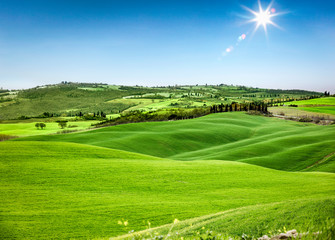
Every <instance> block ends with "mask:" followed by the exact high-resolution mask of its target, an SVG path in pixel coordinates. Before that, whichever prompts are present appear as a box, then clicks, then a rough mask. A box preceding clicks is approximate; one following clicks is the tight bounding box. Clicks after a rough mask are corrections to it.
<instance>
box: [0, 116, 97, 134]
mask: <svg viewBox="0 0 335 240" xmlns="http://www.w3.org/2000/svg"><path fill="white" fill-rule="evenodd" d="M41 120H42V121H35V122H33V121H32V122H29V123H27V122H19V123H5V124H0V134H6V135H11V136H18V137H23V136H31V135H46V134H53V133H57V132H61V131H62V130H71V131H76V130H84V129H88V128H91V127H92V126H91V125H92V124H94V123H97V121H75V122H71V121H70V122H67V126H70V128H65V129H61V128H59V126H58V123H57V122H45V124H46V127H45V128H44V129H40V128H36V127H35V124H36V123H38V122H44V121H43V120H44V119H41Z"/></svg>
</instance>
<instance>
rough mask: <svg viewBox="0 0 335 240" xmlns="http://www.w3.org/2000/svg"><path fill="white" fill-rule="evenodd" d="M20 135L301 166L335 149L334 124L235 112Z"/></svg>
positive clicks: (176, 154)
mask: <svg viewBox="0 0 335 240" xmlns="http://www.w3.org/2000/svg"><path fill="white" fill-rule="evenodd" d="M17 140H23V141H25V140H34V141H37V140H38V141H65V142H77V143H84V144H89V145H95V146H102V147H107V148H115V149H122V150H125V151H131V152H137V153H142V154H148V155H153V156H157V157H164V158H171V159H177V160H228V161H242V162H247V163H252V164H256V165H260V166H265V167H269V168H274V169H280V170H287V171H299V170H303V169H305V168H307V167H309V166H311V165H312V164H314V163H315V162H317V161H319V160H320V159H322V158H323V157H324V156H326V155H328V154H330V153H331V152H333V151H334V149H335V125H331V126H318V125H314V124H307V123H298V122H293V121H285V120H281V119H276V118H265V117H262V116H251V115H247V114H245V113H239V112H234V113H222V114H211V115H208V116H205V117H201V118H197V119H192V120H184V121H173V122H151V123H137V124H126V125H118V126H113V127H108V128H102V129H97V130H94V131H91V132H82V133H75V134H69V135H59V136H36V137H31V138H22V139H17ZM323 169H325V168H323Z"/></svg>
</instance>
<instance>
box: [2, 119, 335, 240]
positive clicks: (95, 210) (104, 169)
mask: <svg viewBox="0 0 335 240" xmlns="http://www.w3.org/2000/svg"><path fill="white" fill-rule="evenodd" d="M248 117H249V116H248ZM214 119H215V118H214ZM214 119H213V121H214ZM215 121H219V120H218V119H216V120H215ZM231 121H232V120H231ZM235 121H236V120H235ZM244 121H245V120H244ZM244 121H241V122H240V124H239V125H241V127H243V125H245V124H244V123H243V122H244ZM258 121H261V120H258ZM265 121H266V120H265ZM181 123H183V122H181ZM249 124H250V123H249ZM144 126H145V125H144ZM128 127H129V126H128ZM130 127H136V125H135V126H134V125H130ZM244 127H245V126H244ZM167 130H168V128H167ZM100 131H101V130H100ZM186 132H187V130H186ZM241 136H242V135H241ZM0 151H1V159H0V181H1V185H0V191H1V194H0V212H1V223H0V228H1V230H0V234H1V236H0V238H2V239H4V238H18V239H22V238H25V239H47V238H59V239H64V238H81V239H88V238H99V237H104V238H106V237H111V236H116V235H120V234H125V233H127V232H128V231H130V230H141V229H144V228H145V226H146V225H147V221H150V222H151V224H152V227H155V226H160V225H163V224H167V223H171V222H172V221H173V220H174V219H175V218H177V219H179V220H184V219H189V218H193V217H199V216H203V215H208V214H213V213H217V212H222V211H226V210H230V209H236V208H240V207H243V206H244V207H245V206H251V205H258V206H260V208H259V209H257V207H256V206H255V208H250V209H249V210H250V211H251V212H250V214H251V213H252V214H254V216H259V218H262V217H261V215H264V209H267V208H266V206H269V209H270V210H271V211H270V212H269V214H270V215H268V218H271V217H272V218H273V217H275V216H280V214H282V213H289V212H290V214H291V215H294V214H299V213H300V212H301V209H299V208H297V207H296V208H294V206H295V204H284V203H283V204H284V205H280V206H275V205H271V204H272V203H275V202H287V201H300V200H301V201H302V200H304V201H305V202H301V203H299V205H296V206H301V208H305V207H308V206H309V207H308V208H306V211H303V213H306V212H307V210H308V209H312V210H313V209H315V205H316V204H318V203H323V204H324V206H325V207H324V208H320V210H319V211H320V214H319V218H317V217H316V214H314V215H313V214H307V215H306V216H308V217H310V216H311V217H312V216H314V217H313V218H312V219H313V221H314V220H315V224H316V225H322V222H323V221H324V220H325V218H327V217H333V215H332V214H333V213H332V212H331V211H328V210H327V209H329V208H331V206H333V205H332V204H333V203H332V202H333V201H332V200H326V199H327V198H330V197H329V196H334V193H335V188H334V184H333V183H334V181H335V176H334V174H331V173H291V172H283V171H277V170H271V169H266V168H262V167H258V166H253V165H248V164H243V163H237V162H226V161H174V160H166V159H165V160H164V159H158V158H153V157H150V156H144V155H139V154H135V153H128V152H123V151H119V150H112V149H107V148H100V147H94V146H88V145H81V144H75V143H59V142H29V141H26V142H14V141H7V142H1V143H0ZM325 201H328V203H327V202H325ZM329 201H330V202H329ZM263 204H270V205H264V206H263V207H262V205H263ZM292 207H293V208H292ZM241 216H242V215H240V217H238V216H237V217H236V218H232V219H235V221H236V223H238V225H236V226H240V227H236V229H232V231H231V233H232V234H239V233H240V232H241V231H244V229H243V226H244V225H245V224H244V223H245V222H244V221H245V220H243V219H244V218H242V217H241ZM247 216H248V215H247ZM302 216H304V215H302ZM251 218H252V217H251V216H250V219H251ZM118 221H122V222H125V221H127V222H128V225H127V226H124V225H123V226H122V225H119V224H118ZM230 221H232V220H230ZM305 221H306V219H305V218H304V217H303V218H298V217H297V218H294V220H292V224H293V223H295V224H296V225H297V226H301V225H302V224H303V222H305ZM228 222H229V221H228V220H227V221H226V223H224V224H228ZM281 223H282V222H281V221H279V222H278V223H275V224H277V225H280V224H281ZM299 224H300V225H299ZM277 225H275V226H277ZM252 226H255V225H252ZM255 227H256V226H255ZM237 228H238V229H237ZM251 229H253V230H252V231H257V230H255V229H254V227H251V226H249V229H248V228H247V229H246V230H248V231H249V230H250V231H251Z"/></svg>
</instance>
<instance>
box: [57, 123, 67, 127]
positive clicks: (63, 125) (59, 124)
mask: <svg viewBox="0 0 335 240" xmlns="http://www.w3.org/2000/svg"><path fill="white" fill-rule="evenodd" d="M57 122H58V126H59V127H60V128H61V129H64V128H65V127H66V125H67V121H57Z"/></svg>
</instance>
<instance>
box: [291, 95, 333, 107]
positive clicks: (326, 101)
mask: <svg viewBox="0 0 335 240" xmlns="http://www.w3.org/2000/svg"><path fill="white" fill-rule="evenodd" d="M288 104H294V105H298V106H301V105H332V106H335V97H323V98H314V99H310V100H302V101H294V102H289V103H288Z"/></svg>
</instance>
